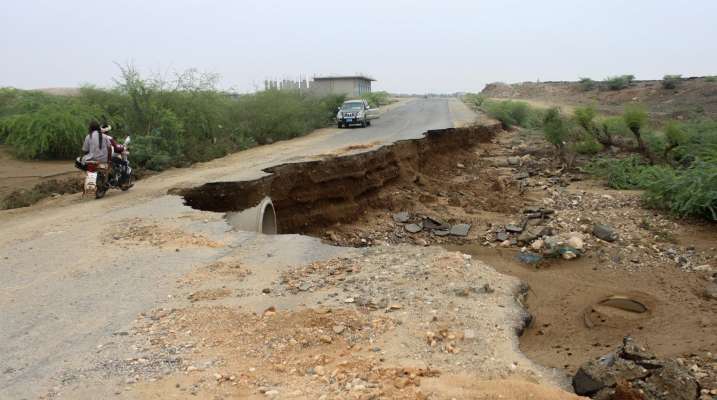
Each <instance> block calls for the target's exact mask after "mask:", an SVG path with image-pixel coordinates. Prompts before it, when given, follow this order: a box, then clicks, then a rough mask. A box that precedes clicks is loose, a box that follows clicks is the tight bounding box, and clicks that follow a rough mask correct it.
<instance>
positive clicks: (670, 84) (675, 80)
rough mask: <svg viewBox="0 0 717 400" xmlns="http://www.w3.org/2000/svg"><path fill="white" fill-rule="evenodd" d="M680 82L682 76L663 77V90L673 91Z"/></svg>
mask: <svg viewBox="0 0 717 400" xmlns="http://www.w3.org/2000/svg"><path fill="white" fill-rule="evenodd" d="M680 82H682V75H665V76H664V77H663V78H662V88H663V89H674V88H676V87H677V85H678V84H679V83H680Z"/></svg>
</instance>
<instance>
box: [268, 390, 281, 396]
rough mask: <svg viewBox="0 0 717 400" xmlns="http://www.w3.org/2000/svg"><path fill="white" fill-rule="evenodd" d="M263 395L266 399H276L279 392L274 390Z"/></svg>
mask: <svg viewBox="0 0 717 400" xmlns="http://www.w3.org/2000/svg"><path fill="white" fill-rule="evenodd" d="M264 395H265V396H266V397H276V396H278V395H279V391H278V390H275V389H272V390H267V391H266V392H264Z"/></svg>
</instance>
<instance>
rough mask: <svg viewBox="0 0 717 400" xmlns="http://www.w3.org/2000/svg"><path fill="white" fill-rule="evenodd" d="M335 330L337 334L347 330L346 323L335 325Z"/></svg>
mask: <svg viewBox="0 0 717 400" xmlns="http://www.w3.org/2000/svg"><path fill="white" fill-rule="evenodd" d="M333 330H334V333H335V334H337V335H340V334H342V333H343V332H344V330H346V327H345V326H344V325H334V327H333Z"/></svg>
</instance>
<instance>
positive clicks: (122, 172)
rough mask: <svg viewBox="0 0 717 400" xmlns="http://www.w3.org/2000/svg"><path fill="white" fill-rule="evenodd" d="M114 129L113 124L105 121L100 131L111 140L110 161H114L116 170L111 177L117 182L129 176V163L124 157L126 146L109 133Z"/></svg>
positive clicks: (113, 165)
mask: <svg viewBox="0 0 717 400" xmlns="http://www.w3.org/2000/svg"><path fill="white" fill-rule="evenodd" d="M111 130H112V126H111V125H109V124H107V123H104V124H102V125H101V126H100V132H102V133H103V134H104V135H105V136H107V138H108V139H109V141H110V147H111V149H112V152H111V156H110V162H111V163H112V170H113V171H114V172H115V173H114V174H112V175H113V176H112V177H111V178H112V179H113V181H114V183H115V184H117V185H118V184H119V182H121V181H123V180H124V179H126V177H127V166H128V165H129V163H128V162H127V161H125V160H124V159H123V158H122V153H123V152H124V151H125V146H124V145H122V144H120V143H117V141H116V140H115V138H113V137H112V136H110V135H109V133H110V131H111Z"/></svg>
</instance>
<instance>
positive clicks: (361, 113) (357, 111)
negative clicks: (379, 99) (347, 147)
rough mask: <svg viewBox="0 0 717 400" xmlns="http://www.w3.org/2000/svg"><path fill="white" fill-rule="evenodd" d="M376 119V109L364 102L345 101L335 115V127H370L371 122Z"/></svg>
mask: <svg viewBox="0 0 717 400" xmlns="http://www.w3.org/2000/svg"><path fill="white" fill-rule="evenodd" d="M376 118H378V109H377V108H371V107H370V106H369V105H368V102H367V101H366V100H346V101H344V104H342V105H341V107H339V111H338V113H337V114H336V126H338V127H339V128H343V127H349V126H351V125H360V126H361V127H362V128H365V127H367V126H371V120H372V119H376Z"/></svg>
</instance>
